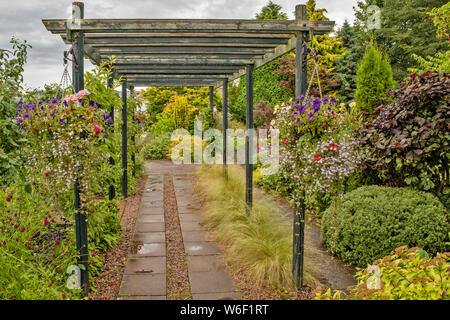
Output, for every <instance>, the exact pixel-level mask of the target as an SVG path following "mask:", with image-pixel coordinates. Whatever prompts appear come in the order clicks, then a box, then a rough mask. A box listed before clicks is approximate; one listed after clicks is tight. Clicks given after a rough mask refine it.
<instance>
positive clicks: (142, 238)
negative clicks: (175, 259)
mask: <svg viewBox="0 0 450 320" xmlns="http://www.w3.org/2000/svg"><path fill="white" fill-rule="evenodd" d="M133 240H134V241H135V242H137V243H160V242H166V233H165V232H146V233H135V234H134V236H133Z"/></svg>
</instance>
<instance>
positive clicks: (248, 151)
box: [245, 64, 253, 215]
mask: <svg viewBox="0 0 450 320" xmlns="http://www.w3.org/2000/svg"><path fill="white" fill-rule="evenodd" d="M246 93H247V108H246V111H247V114H246V122H247V135H246V137H245V203H246V204H247V206H246V212H247V215H249V214H250V212H251V210H252V206H253V164H252V163H251V162H253V152H252V151H253V134H252V132H253V64H249V65H247V67H246Z"/></svg>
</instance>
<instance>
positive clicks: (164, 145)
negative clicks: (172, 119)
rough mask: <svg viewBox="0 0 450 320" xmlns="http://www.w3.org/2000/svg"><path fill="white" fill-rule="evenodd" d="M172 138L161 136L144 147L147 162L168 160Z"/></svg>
mask: <svg viewBox="0 0 450 320" xmlns="http://www.w3.org/2000/svg"><path fill="white" fill-rule="evenodd" d="M169 145H170V137H169V136H159V137H156V138H155V139H153V140H152V141H150V142H149V144H147V145H146V146H145V147H144V158H145V159H146V160H158V159H166V158H167V154H168V152H169Z"/></svg>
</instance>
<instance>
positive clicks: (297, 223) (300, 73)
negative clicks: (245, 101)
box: [292, 5, 307, 288]
mask: <svg viewBox="0 0 450 320" xmlns="http://www.w3.org/2000/svg"><path fill="white" fill-rule="evenodd" d="M295 13H296V14H295V18H296V20H306V6H305V5H298V6H296V7H295ZM305 40H306V35H305V32H301V33H298V34H297V39H296V46H295V47H296V57H295V63H296V70H295V96H296V97H299V96H300V95H302V94H305V93H306V87H307V68H306V58H307V57H306V47H305V45H304V41H305ZM295 189H296V190H295V194H294V226H293V233H294V235H293V259H292V276H293V281H294V286H295V287H297V288H301V287H302V286H303V271H304V264H303V259H304V252H305V247H304V242H305V188H303V187H301V186H300V185H297V186H296V188H295Z"/></svg>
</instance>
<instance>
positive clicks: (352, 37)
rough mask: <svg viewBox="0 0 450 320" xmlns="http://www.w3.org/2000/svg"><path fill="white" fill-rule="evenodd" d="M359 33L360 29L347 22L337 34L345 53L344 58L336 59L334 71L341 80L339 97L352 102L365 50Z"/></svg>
mask: <svg viewBox="0 0 450 320" xmlns="http://www.w3.org/2000/svg"><path fill="white" fill-rule="evenodd" d="M359 33H360V30H359V27H358V26H351V25H350V24H349V23H348V21H347V20H345V22H344V24H343V26H342V27H341V29H339V31H338V32H337V35H338V37H339V38H341V40H342V45H343V47H344V49H345V53H344V56H342V57H338V58H336V60H335V64H336V67H335V69H334V70H335V72H336V78H337V79H338V80H339V95H340V96H341V98H342V99H343V100H344V101H351V100H353V99H354V97H355V91H356V73H357V71H358V64H359V62H360V61H361V59H362V57H363V55H364V49H365V46H364V44H363V41H362V40H361V37H360V35H359Z"/></svg>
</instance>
